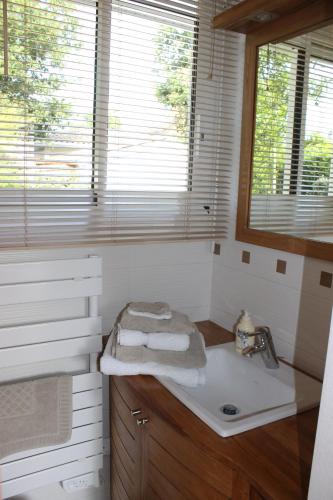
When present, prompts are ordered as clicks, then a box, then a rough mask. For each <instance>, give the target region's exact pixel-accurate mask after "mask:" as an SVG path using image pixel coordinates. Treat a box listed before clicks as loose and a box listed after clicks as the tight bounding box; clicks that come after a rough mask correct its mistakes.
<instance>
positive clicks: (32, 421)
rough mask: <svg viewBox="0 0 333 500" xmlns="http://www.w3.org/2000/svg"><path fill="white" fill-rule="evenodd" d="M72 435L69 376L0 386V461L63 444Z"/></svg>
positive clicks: (70, 380)
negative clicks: (24, 452)
mask: <svg viewBox="0 0 333 500" xmlns="http://www.w3.org/2000/svg"><path fill="white" fill-rule="evenodd" d="M71 433H72V377H71V376H70V375H60V376H55V377H46V378H40V379H35V380H32V381H27V382H15V383H13V384H4V385H0V458H3V457H5V456H7V455H11V454H13V453H17V452H19V451H23V450H28V449H32V448H41V447H43V446H52V445H56V444H61V443H66V441H68V440H69V439H70V437H71Z"/></svg>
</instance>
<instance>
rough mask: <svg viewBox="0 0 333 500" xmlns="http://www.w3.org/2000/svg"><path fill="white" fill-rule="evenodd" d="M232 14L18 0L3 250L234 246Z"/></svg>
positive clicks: (121, 3)
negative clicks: (222, 241) (222, 27)
mask: <svg viewBox="0 0 333 500" xmlns="http://www.w3.org/2000/svg"><path fill="white" fill-rule="evenodd" d="M234 3H235V1H229V2H221V4H223V5H219V2H217V3H216V5H215V6H214V4H213V3H212V2H210V1H208V0H171V1H169V0H112V1H110V0H7V10H6V15H7V23H6V27H7V31H8V53H7V55H8V76H5V75H4V68H3V61H1V62H0V77H1V88H0V104H1V107H2V111H3V112H2V115H1V118H0V207H1V211H0V247H2V248H4V247H11V246H35V245H41V246H43V245H49V244H52V245H54V244H83V243H92V242H94V243H96V242H103V243H105V242H115V243H117V242H122V241H124V242H135V241H141V240H151V241H158V240H161V241H169V240H179V239H192V238H193V239H202V238H216V237H223V236H224V235H225V234H226V230H227V225H228V210H229V201H228V193H229V188H230V175H231V171H232V159H233V136H232V127H233V119H234V116H233V110H234V106H235V102H236V98H237V97H236V96H237V90H236V82H237V81H238V44H239V39H240V38H239V36H238V35H235V34H232V33H224V32H222V31H219V32H213V31H212V28H211V18H212V17H213V15H214V14H215V10H216V9H219V10H220V9H221V8H222V7H223V8H226V7H228V6H229V5H231V4H234ZM2 23H3V19H0V24H2ZM0 43H2V46H3V40H1V38H0ZM222 109H223V113H222Z"/></svg>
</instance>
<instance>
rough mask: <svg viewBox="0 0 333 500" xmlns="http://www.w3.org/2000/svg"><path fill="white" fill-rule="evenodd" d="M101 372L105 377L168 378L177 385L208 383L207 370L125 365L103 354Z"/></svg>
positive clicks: (190, 385)
mask: <svg viewBox="0 0 333 500" xmlns="http://www.w3.org/2000/svg"><path fill="white" fill-rule="evenodd" d="M100 367H101V372H102V373H104V374H105V375H118V376H122V375H153V376H156V377H168V378H170V379H172V380H174V381H175V382H176V383H177V384H180V385H185V386H187V387H198V386H199V385H204V384H205V382H206V376H205V368H179V367H176V366H170V365H163V364H160V363H154V362H148V363H125V362H124V361H120V360H119V359H116V358H114V357H113V356H111V355H108V354H103V356H102V357H101V361H100Z"/></svg>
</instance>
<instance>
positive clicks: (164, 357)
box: [111, 324, 207, 368]
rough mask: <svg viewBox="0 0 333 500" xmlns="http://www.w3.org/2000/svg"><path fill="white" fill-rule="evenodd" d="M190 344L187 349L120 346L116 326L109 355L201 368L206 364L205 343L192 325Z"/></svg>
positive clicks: (134, 360)
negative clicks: (167, 349)
mask: <svg viewBox="0 0 333 500" xmlns="http://www.w3.org/2000/svg"><path fill="white" fill-rule="evenodd" d="M192 326H193V330H194V331H193V332H192V334H191V335H190V345H189V348H188V350H187V351H178V352H177V351H162V350H157V349H156V350H155V349H154V350H152V349H148V348H147V347H145V346H135V347H132V346H131V347H129V346H122V345H120V344H119V343H118V341H117V334H118V327H115V331H114V332H113V333H112V335H113V342H112V348H111V355H112V356H113V357H114V358H116V359H118V360H119V361H123V362H124V363H146V362H154V363H157V364H163V365H168V366H176V367H180V368H202V367H203V366H205V365H206V363H207V359H206V354H205V343H204V340H203V337H202V335H201V333H200V332H199V330H198V329H197V327H196V326H195V325H193V324H192Z"/></svg>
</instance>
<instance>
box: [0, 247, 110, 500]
mask: <svg viewBox="0 0 333 500" xmlns="http://www.w3.org/2000/svg"><path fill="white" fill-rule="evenodd" d="M101 267H102V266H101V258H100V257H96V256H91V257H89V258H82V259H71V260H52V261H43V262H24V263H13V264H12V263H10V264H1V265H0V315H1V308H2V307H3V308H5V309H6V308H7V309H8V308H15V307H17V308H18V311H19V312H18V317H17V319H16V320H15V324H14V325H10V326H7V325H6V326H2V327H1V328H0V383H3V382H7V383H8V382H10V381H18V380H22V379H30V378H34V377H38V376H46V375H51V374H57V373H64V372H67V373H72V374H73V432H72V437H71V440H70V441H69V442H67V443H65V444H62V445H58V446H51V447H47V448H40V449H33V450H27V451H23V452H20V453H15V454H14V455H10V456H8V457H5V458H4V459H3V460H2V461H0V498H2V499H5V498H8V497H11V496H14V495H18V494H21V493H24V492H26V491H29V490H31V489H34V488H37V487H40V486H43V485H46V484H50V483H53V482H57V481H63V480H65V479H69V478H72V477H75V476H78V475H81V474H85V473H89V472H96V471H98V470H99V469H100V468H102V465H103V463H102V462H103V460H102V459H103V434H102V418H103V416H102V376H101V374H100V373H97V356H98V353H99V352H100V351H101V349H102V341H101V332H102V325H101V317H99V316H98V295H100V294H101V293H102V278H101V274H102V271H101ZM33 306H35V307H33ZM25 309H26V310H27V311H31V310H33V315H32V316H33V318H34V320H33V322H31V321H27V322H24V310H25ZM48 309H50V311H53V313H50V314H51V316H52V314H53V315H54V311H57V314H55V315H54V317H53V319H52V321H49V320H47V321H45V320H44V318H45V310H48ZM13 310H14V309H12V311H13ZM59 310H60V311H63V313H64V315H63V317H60V314H59ZM38 311H40V313H41V314H40V317H41V318H42V320H40V321H38ZM71 311H72V316H71ZM28 316H29V315H28ZM30 316H31V315H30ZM11 317H13V312H11ZM0 404H1V402H0Z"/></svg>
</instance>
